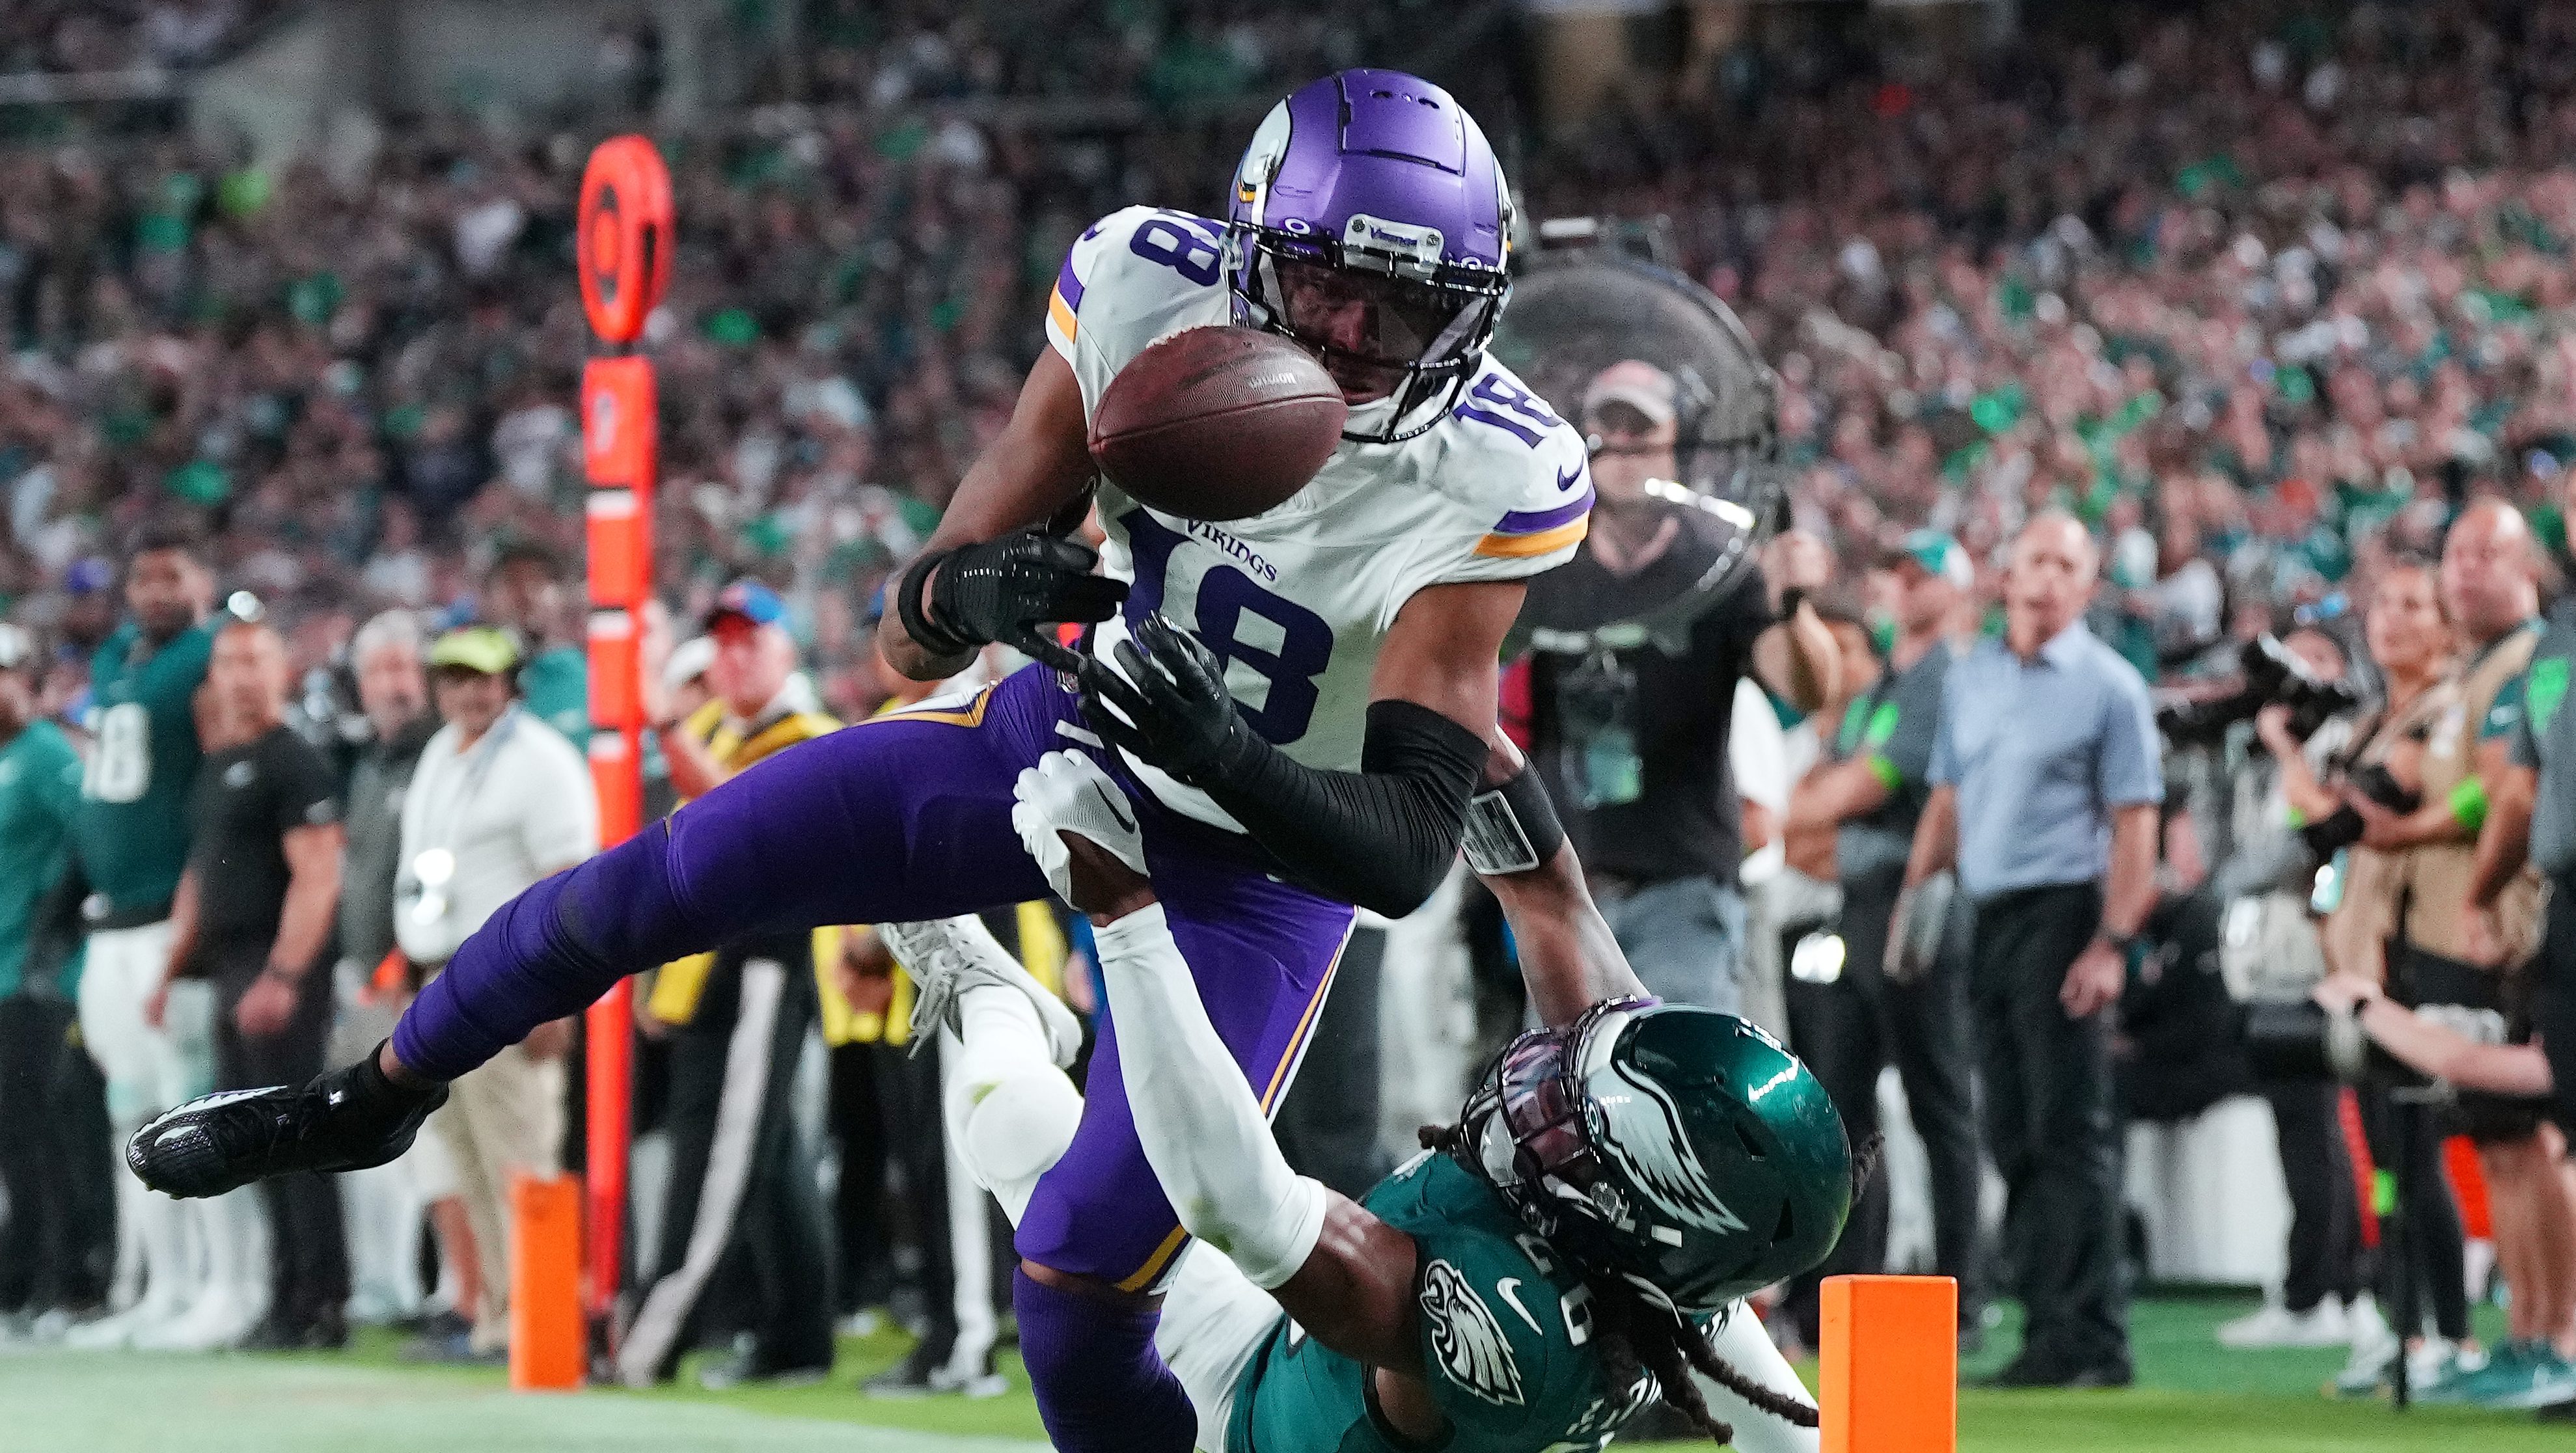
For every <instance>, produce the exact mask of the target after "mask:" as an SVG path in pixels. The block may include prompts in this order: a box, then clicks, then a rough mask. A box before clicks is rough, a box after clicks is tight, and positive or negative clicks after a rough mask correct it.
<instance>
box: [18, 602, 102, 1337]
mask: <svg viewBox="0 0 2576 1453" xmlns="http://www.w3.org/2000/svg"><path fill="white" fill-rule="evenodd" d="M36 664H37V657H36V643H35V641H34V640H33V639H32V638H30V637H29V636H28V634H27V633H26V632H25V631H22V630H20V629H19V628H18V627H16V626H10V625H0V1198H5V1199H6V1201H7V1203H8V1208H9V1209H8V1213H7V1215H6V1216H5V1217H0V1321H6V1320H9V1319H12V1318H24V1317H28V1316H32V1315H35V1314H37V1313H40V1312H43V1311H46V1310H48V1309H50V1308H53V1307H57V1306H77V1305H82V1304H85V1303H88V1302H93V1301H96V1300H97V1299H98V1296H99V1294H100V1293H101V1292H103V1291H104V1290H105V1288H104V1287H103V1286H100V1285H97V1284H96V1280H95V1273H94V1272H92V1271H90V1270H88V1269H87V1268H85V1267H83V1266H82V1265H81V1264H80V1263H81V1262H82V1261H83V1260H84V1259H85V1258H84V1257H83V1256H82V1255H81V1252H82V1250H83V1249H85V1248H86V1247H87V1246H88V1245H89V1244H90V1237H89V1235H88V1234H87V1232H86V1228H84V1227H83V1226H82V1224H81V1222H82V1219H83V1218H82V1217H81V1216H80V1214H79V1210H78V1207H77V1206H76V1205H75V1193H76V1192H77V1191H78V1190H80V1189H82V1188H83V1183H84V1182H85V1181H86V1179H87V1178H86V1177H80V1176H75V1175H69V1174H66V1173H65V1168H66V1166H68V1165H70V1164H72V1163H73V1162H74V1160H75V1158H76V1157H80V1156H81V1155H82V1153H83V1151H86V1153H87V1156H89V1157H95V1156H96V1155H97V1154H98V1150H97V1147H95V1146H87V1147H78V1148H75V1147H70V1146H65V1145H63V1144H62V1143H61V1142H60V1139H59V1135H58V1132H59V1131H60V1129H61V1128H62V1126H63V1124H64V1123H65V1122H66V1121H68V1120H70V1119H72V1118H73V1117H72V1114H71V1111H70V1110H69V1109H68V1108H67V1107H65V1106H64V1105H63V1104H62V1103H61V1102H60V1096H61V1094H62V1093H63V1091H64V1090H65V1089H66V1088H67V1086H66V1081H65V1077H64V1076H63V1075H62V1074H61V1072H60V1068H61V1065H62V1059H63V1055H64V1053H65V1045H66V1043H67V1042H68V1039H69V1036H70V1033H71V1027H72V1010H71V1003H70V1000H69V998H68V994H69V991H70V989H71V986H72V984H73V983H74V982H76V981H77V978H78V975H79V972H80V966H79V951H78V948H77V946H74V948H73V951H72V953H71V955H70V956H69V957H68V958H65V957H64V956H63V955H61V954H60V953H48V952H45V951H44V949H43V948H42V947H40V946H39V944H38V943H37V940H38V939H39V938H40V937H45V935H43V934H42V931H41V930H42V925H41V924H40V923H39V921H38V919H39V915H40V913H41V911H42V909H43V907H44V905H45V904H46V903H47V901H48V900H49V899H50V898H51V897H52V895H53V893H54V892H55V890H56V889H57V888H58V887H60V886H61V884H62V880H63V874H64V870H65V869H66V868H67V867H68V866H69V865H70V863H71V825H72V816H73V814H74V813H75V812H77V811H78V810H79V808H80V782H81V761H80V754H79V753H77V752H75V751H73V750H72V744H71V741H70V740H69V739H68V738H66V737H65V736H64V735H63V732H62V728H60V727H57V726H55V725H54V724H53V723H52V722H50V721H47V720H45V719H44V718H43V717H42V716H41V715H39V714H38V712H37V709H36V681H35V670H34V669H33V668H34V667H35V666H36ZM56 942H59V940H56Z"/></svg>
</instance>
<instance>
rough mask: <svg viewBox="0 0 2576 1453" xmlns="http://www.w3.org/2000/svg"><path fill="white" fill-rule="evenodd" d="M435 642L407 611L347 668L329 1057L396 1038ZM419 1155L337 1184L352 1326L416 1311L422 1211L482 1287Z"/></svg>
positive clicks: (458, 1223)
mask: <svg viewBox="0 0 2576 1453" xmlns="http://www.w3.org/2000/svg"><path fill="white" fill-rule="evenodd" d="M428 654H429V639H428V637H427V635H426V634H425V633H424V632H423V631H422V630H421V625H420V618H419V617H418V616H416V615H414V614H413V613H412V612H410V611H407V610H389V611H385V612H383V613H382V614H380V615H377V616H374V617H372V618H371V619H369V620H368V621H367V623H366V624H365V625H362V626H360V627H358V632H357V634H356V635H355V636H353V637H351V638H350V641H349V665H350V668H351V670H352V671H353V672H354V673H355V674H356V676H357V678H358V707H359V709H360V710H361V711H364V712H365V713H366V715H367V724H368V727H369V728H370V729H371V732H372V735H371V737H370V739H369V740H368V742H367V743H366V745H365V746H364V747H362V748H360V749H359V752H358V757H357V761H356V763H355V764H354V765H353V766H352V767H351V769H350V772H349V786H348V791H347V793H346V794H345V821H344V822H343V824H342V826H343V827H344V828H345V830H346V832H347V834H348V851H347V853H346V854H345V855H344V857H343V859H342V867H341V873H340V929H339V947H340V958H339V963H338V964H337V965H336V966H335V977H336V978H337V980H338V983H337V984H336V985H335V988H336V990H337V992H338V996H339V1001H340V1007H339V1015H338V1018H337V1020H336V1021H335V1022H334V1024H333V1026H332V1032H331V1041H332V1042H331V1053H332V1055H333V1056H335V1057H336V1058H340V1059H346V1058H349V1057H351V1056H355V1055H361V1054H365V1053H366V1052H367V1048H368V1046H370V1045H375V1044H381V1043H383V1042H384V1039H385V1036H386V1035H389V1034H391V1033H393V1028H394V1020H395V1018H396V1016H397V1015H398V1014H399V1013H400V1012H401V1009H402V1004H403V995H402V987H403V979H402V976H401V970H402V967H403V965H402V959H401V954H400V951H399V950H398V949H397V948H396V947H395V944H394V879H395V878H396V877H397V876H399V874H400V872H401V866H402V804H403V795H404V794H405V793H406V792H408V791H409V790H410V788H411V775H412V769H413V768H414V767H415V766H417V765H418V764H419V762H420V753H421V749H422V748H423V747H425V746H427V745H429V739H430V737H431V736H432V735H433V734H434V733H436V732H437V730H438V717H437V716H436V715H435V714H433V713H432V712H431V711H430V709H429V667H428V662H427V660H426V659H425V658H426V657H427V656H428ZM428 1143H429V1145H430V1149H428V1150H423V1149H421V1147H420V1146H419V1145H417V1144H416V1145H414V1146H413V1147H412V1149H411V1151H410V1152H409V1153H407V1154H406V1155H405V1156H404V1157H403V1159H402V1160H401V1161H400V1162H399V1163H398V1164H395V1165H390V1166H377V1167H375V1168H373V1169H371V1170H363V1171H357V1172H354V1173H352V1174H349V1175H346V1176H343V1177H341V1178H340V1191H341V1196H342V1207H343V1212H344V1216H345V1219H346V1220H347V1222H348V1224H349V1270H350V1280H351V1281H352V1282H353V1283H354V1284H355V1290H354V1292H353V1295H352V1300H351V1302H350V1315H351V1316H352V1317H354V1318H356V1319H357V1320H360V1321H367V1322H393V1321H406V1320H409V1319H411V1318H412V1317H413V1316H415V1315H416V1314H417V1313H418V1312H419V1311H420V1303H421V1286H420V1228H421V1213H422V1209H423V1205H424V1203H426V1204H427V1209H428V1214H429V1219H430V1220H431V1221H432V1222H433V1223H435V1225H436V1228H437V1234H438V1247H439V1261H440V1264H441V1265H442V1266H444V1267H445V1268H447V1269H448V1274H449V1275H452V1276H453V1277H455V1278H456V1279H457V1282H458V1296H457V1300H458V1301H459V1302H460V1303H462V1304H463V1305H465V1306H467V1307H471V1306H473V1305H474V1303H475V1301H476V1299H477V1297H478V1296H479V1294H480V1288H479V1287H478V1286H475V1285H473V1284H472V1283H471V1278H473V1277H474V1276H475V1275H476V1271H475V1260H474V1240H473V1236H474V1233H473V1230H472V1228H470V1227H469V1226H467V1225H466V1222H465V1203H464V1202H463V1201H460V1200H458V1199H457V1198H456V1194H455V1177H454V1175H453V1174H451V1173H450V1172H449V1171H448V1170H447V1162H446V1160H445V1158H444V1157H443V1156H442V1155H441V1154H440V1153H439V1151H438V1149H437V1144H436V1142H435V1141H434V1140H433V1141H431V1142H428ZM471 1330H472V1329H471V1326H470V1324H468V1323H467V1322H465V1321H464V1319H462V1318H461V1317H459V1316H457V1314H456V1313H455V1312H454V1311H452V1310H451V1311H443V1312H440V1313H438V1314H436V1315H435V1316H433V1317H432V1318H430V1319H429V1323H428V1324H427V1325H425V1326H424V1327H423V1329H422V1333H421V1335H422V1338H423V1345H422V1346H420V1347H418V1348H415V1349H414V1351H415V1352H416V1353H417V1352H427V1351H429V1350H430V1348H431V1347H438V1348H440V1349H441V1350H444V1351H449V1352H461V1351H462V1350H463V1348H464V1344H465V1342H466V1340H467V1337H468V1334H469V1333H470V1332H471Z"/></svg>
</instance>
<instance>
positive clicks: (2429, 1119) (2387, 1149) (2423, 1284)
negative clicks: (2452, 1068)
mask: <svg viewBox="0 0 2576 1453" xmlns="http://www.w3.org/2000/svg"><path fill="white" fill-rule="evenodd" d="M2357 1093H2358V1094H2359V1095H2360V1097H2361V1126H2362V1131H2363V1133H2364V1134H2365V1135H2366V1136H2367V1137H2368V1138H2369V1141H2370V1158H2371V1160H2372V1161H2373V1162H2374V1163H2375V1164H2376V1165H2377V1166H2378V1168H2379V1172H2380V1174H2382V1175H2393V1176H2395V1177H2397V1180H2398V1184H2399V1185H2400V1186H2401V1187H2403V1190H2402V1191H2401V1193H2400V1197H2401V1199H2400V1206H2401V1210H2402V1215H2403V1218H2404V1221H2405V1225H2404V1227H2403V1228H2402V1236H2401V1238H2400V1239H2401V1240H2402V1241H2403V1242H2404V1249H2405V1253H2406V1254H2405V1256H2404V1258H2403V1260H2402V1263H2401V1259H2400V1258H2398V1257H2394V1256H2390V1255H2388V1254H2387V1251H2388V1245H2389V1236H2390V1233H2391V1232H2392V1230H2395V1229H2398V1228H2392V1227H2391V1226H2389V1224H2388V1223H2387V1222H2386V1221H2382V1222H2381V1223H2380V1226H2379V1246H2380V1257H2379V1295H2380V1300H2381V1301H2382V1302H2384V1303H2385V1304H2386V1305H2387V1308H2388V1316H2389V1320H2390V1321H2391V1322H2392V1323H2393V1322H2395V1321H2396V1320H2397V1319H2398V1318H2399V1317H2400V1315H2401V1309H2402V1308H2403V1307H2404V1306H2405V1305H2406V1299H2405V1298H2404V1297H2403V1296H2402V1294H2401V1287H2402V1282H2401V1281H2400V1278H2402V1277H2407V1276H2412V1277H2414V1278H2415V1288H2416V1289H2417V1290H2420V1291H2422V1292H2423V1293H2424V1294H2425V1296H2426V1297H2427V1298H2429V1299H2430V1300H2431V1302H2432V1312H2433V1329H2434V1330H2435V1331H2437V1332H2439V1333H2441V1334H2442V1335H2443V1336H2445V1337H2448V1338H2450V1339H2452V1340H2453V1341H2458V1340H2459V1339H2460V1338H2462V1337H2466V1336H2467V1335H2469V1289H2468V1270H2467V1268H2466V1267H2465V1266H2464V1265H2463V1264H2462V1262H2461V1249H2462V1246H2463V1244H2464V1241H2463V1237H2464V1233H2463V1232H2462V1231H2461V1229H2460V1207H2459V1203H2458V1202H2456V1201H2454V1200H2452V1199H2451V1183H2450V1181H2449V1180H2448V1179H2447V1178H2446V1177H2445V1176H2444V1175H2443V1174H2442V1132H2443V1129H2444V1126H2443V1124H2442V1118H2441V1116H2440V1114H2439V1112H2438V1111H2436V1110H2435V1109H2434V1107H2432V1106H2429V1105H2417V1104H2401V1103H2398V1102H2397V1101H2394V1100H2392V1099H2390V1098H2389V1096H2388V1093H2387V1092H2386V1091H2384V1090H2377V1089H2372V1088H2369V1087H2367V1086H2365V1087H2364V1088H2362V1089H2361V1090H2360V1091H2358V1092H2357ZM2401 1127H2402V1128H2401ZM2401 1140H2403V1141H2404V1142H2405V1146H2404V1153H2403V1155H2402V1156H2401V1155H2400V1151H2399V1144H2398V1142H2399V1141H2401ZM2401 1159H2402V1161H2403V1162H2404V1163H2403V1164H2400V1161H2401ZM2416 1305H2417V1306H2419V1307H2420V1306H2422V1305H2423V1299H2417V1301H2416ZM2415 1332H2416V1329H2415V1328H2413V1327H2399V1328H2398V1329H2397V1334H2398V1335H2399V1336H2401V1337H2412V1336H2414V1335H2415Z"/></svg>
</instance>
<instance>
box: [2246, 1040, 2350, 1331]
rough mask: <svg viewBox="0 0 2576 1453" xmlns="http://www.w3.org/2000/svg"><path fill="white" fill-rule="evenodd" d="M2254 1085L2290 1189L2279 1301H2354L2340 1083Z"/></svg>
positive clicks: (2295, 1304) (2305, 1306)
mask: <svg viewBox="0 0 2576 1453" xmlns="http://www.w3.org/2000/svg"><path fill="white" fill-rule="evenodd" d="M2255 1089H2256V1092H2257V1093H2259V1094H2261V1095H2262V1097H2263V1098H2264V1099H2265V1100H2267V1101H2269V1102H2271V1106H2272V1125H2273V1129H2274V1138H2275V1139H2276V1140H2278V1141H2279V1143H2280V1150H2281V1179H2282V1180H2283V1181H2284V1182H2286V1183H2287V1184H2288V1186H2289V1189H2290V1269H2289V1274H2288V1276H2287V1278H2286V1279H2285V1280H2283V1282H2282V1283H2281V1300H2282V1302H2283V1304H2284V1305H2286V1306H2288V1307H2289V1309H2290V1310H2291V1311H2293V1312H2305V1311H2308V1310H2310V1309H2311V1308H2313V1307H2315V1306H2316V1304H2317V1303H2319V1302H2321V1301H2323V1300H2325V1299H2326V1298H2327V1297H2329V1296H2332V1297H2334V1298H2336V1299H2338V1300H2340V1301H2347V1302H2348V1301H2351V1300H2352V1299H2353V1297H2354V1296H2355V1295H2356V1294H2358V1293H2359V1292H2360V1291H2361V1207H2360V1205H2359V1203H2358V1201H2357V1200H2356V1199H2355V1197H2354V1194H2353V1187H2352V1157H2350V1156H2349V1155H2346V1154H2345V1153H2344V1146H2343V1122H2342V1120H2341V1118H2340V1117H2339V1116H2338V1115H2337V1114H2336V1110H2335V1106H2336V1102H2337V1101H2338V1099H2340V1097H2341V1096H2342V1093H2343V1092H2342V1089H2341V1087H2339V1086H2336V1085H2328V1084H2319V1083H2317V1082H2315V1081H2313V1080H2310V1081H2302V1082H2299V1083H2295V1084H2270V1083H2266V1084H2260V1085H2257V1086H2256V1087H2255Z"/></svg>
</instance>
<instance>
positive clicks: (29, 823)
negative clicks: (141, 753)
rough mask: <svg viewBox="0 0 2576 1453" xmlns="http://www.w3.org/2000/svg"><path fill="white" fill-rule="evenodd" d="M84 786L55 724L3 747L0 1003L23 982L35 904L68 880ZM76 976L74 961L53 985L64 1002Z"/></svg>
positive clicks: (34, 726)
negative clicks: (67, 849)
mask: <svg viewBox="0 0 2576 1453" xmlns="http://www.w3.org/2000/svg"><path fill="white" fill-rule="evenodd" d="M80 789H81V759H80V754H79V753H78V752H75V751H73V750H72V744H71V741H70V739H69V738H66V737H65V736H64V735H63V729H62V728H61V727H58V726H56V725H54V724H53V723H52V722H49V721H37V722H30V723H28V724H27V727H26V729H25V730H23V731H21V732H19V733H18V734H17V735H16V736H14V737H11V738H10V739H9V741H8V743H7V744H6V745H0V999H6V998H8V997H9V996H10V995H12V994H15V993H17V992H18V990H19V989H20V988H21V987H22V986H23V984H24V973H25V968H26V963H27V947H28V940H29V939H30V938H31V937H32V936H33V934H34V931H35V918H36V907H37V905H38V904H40V903H42V902H43V901H44V897H45V894H46V893H48V892H50V891H52V889H53V888H54V886H55V884H57V883H58V882H60V881H61V879H62V876H63V865H64V853H63V847H64V844H65V843H66V842H67V841H68V840H69V838H70V836H71V827H72V819H73V817H74V815H75V814H77V813H78V812H79V811H80ZM78 976H79V963H78V960H77V959H75V960H74V962H73V963H72V964H70V965H67V966H66V967H65V968H64V971H63V973H62V975H61V981H60V982H59V983H57V984H56V985H55V988H56V990H57V991H58V992H59V993H60V994H61V996H62V997H64V998H70V997H71V996H72V991H73V989H74V988H75V985H76V981H77V979H78Z"/></svg>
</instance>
